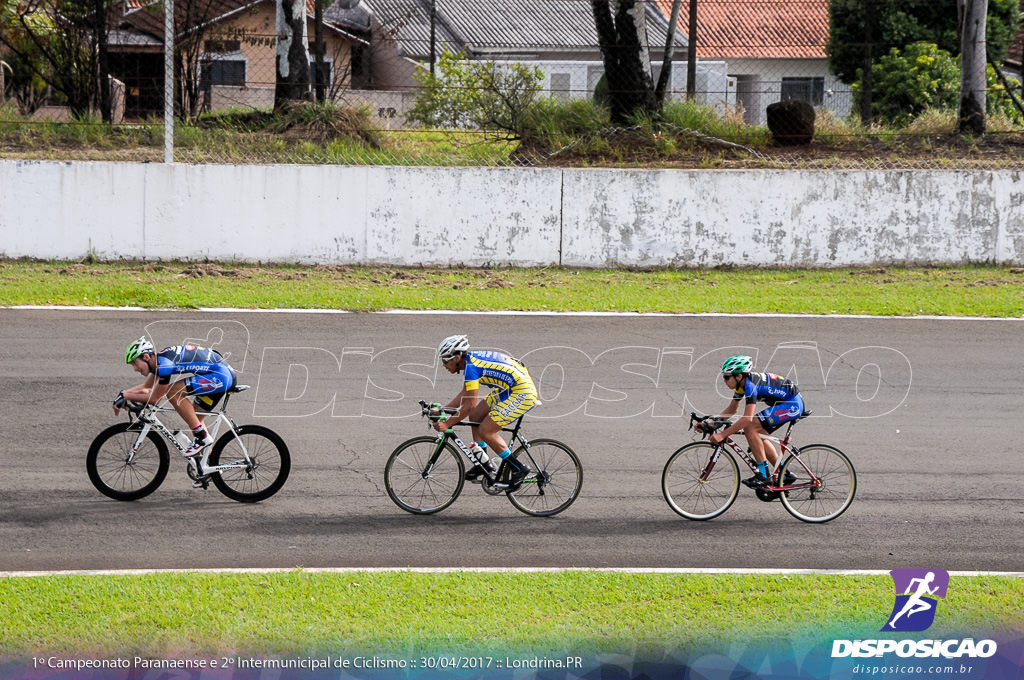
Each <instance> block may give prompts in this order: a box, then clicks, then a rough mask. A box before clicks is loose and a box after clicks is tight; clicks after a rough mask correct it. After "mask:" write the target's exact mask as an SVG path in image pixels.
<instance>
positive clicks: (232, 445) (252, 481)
mask: <svg viewBox="0 0 1024 680" xmlns="http://www.w3.org/2000/svg"><path fill="white" fill-rule="evenodd" d="M236 432H237V436H235V435H236ZM243 448H244V450H243ZM246 454H248V456H247V455H246ZM209 464H210V465H214V466H216V465H230V466H231V469H229V470H221V471H220V472H217V473H214V474H213V476H212V478H211V479H212V480H213V484H214V486H216V487H217V490H218V491H220V492H221V493H222V494H224V495H225V496H227V497H228V498H230V499H231V500H235V501H241V502H242V503H255V502H257V501H262V500H265V499H267V498H270V497H271V496H273V495H274V494H275V493H277V492H278V491H280V490H281V487H282V486H284V483H285V481H286V480H287V479H288V472H289V471H290V470H291V467H292V459H291V455H290V454H289V453H288V446H287V445H286V444H285V443H284V440H283V439H281V437H280V436H278V434H277V433H276V432H274V431H273V430H270V429H268V428H266V427H263V426H261V425H242V426H241V427H239V428H238V429H237V430H236V431H235V432H228V433H227V434H225V435H224V436H223V437H221V438H220V439H218V440H217V443H216V444H214V445H213V450H212V451H210V459H209Z"/></svg>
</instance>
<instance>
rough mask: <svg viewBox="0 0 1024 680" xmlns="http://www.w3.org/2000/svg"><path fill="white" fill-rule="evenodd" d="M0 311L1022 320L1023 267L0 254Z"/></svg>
mask: <svg viewBox="0 0 1024 680" xmlns="http://www.w3.org/2000/svg"><path fill="white" fill-rule="evenodd" d="M0 280H2V282H3V285H2V286H0V306H12V305H98V306H111V307H121V306H137V307H144V308H151V309H196V308H201V307H238V308H254V309H270V308H275V309H276V308H280V309H335V310H349V311H353V312H367V311H378V310H386V309H410V310H446V309H458V310H475V311H487V310H523V311H552V312H563V311H601V312H666V313H715V312H717V313H755V312H767V313H780V314H864V315H893V316H915V315H938V316H980V317H1004V318H1005V317H1009V318H1019V317H1021V316H1024V268H1015V267H993V266H977V267H956V268H944V267H942V268H940V267H936V268H884V267H876V268H868V269H823V270H791V269H771V270H764V269H711V270H708V269H664V270H652V271H618V270H616V271H609V270H587V269H569V268H562V267H549V268H540V269H526V268H487V269H446V268H432V269H427V268H394V267H347V266H261V265H254V264H241V263H188V262H158V263H143V262H116V263H104V262H99V263H67V262H29V261H21V260H16V261H12V260H6V261H0Z"/></svg>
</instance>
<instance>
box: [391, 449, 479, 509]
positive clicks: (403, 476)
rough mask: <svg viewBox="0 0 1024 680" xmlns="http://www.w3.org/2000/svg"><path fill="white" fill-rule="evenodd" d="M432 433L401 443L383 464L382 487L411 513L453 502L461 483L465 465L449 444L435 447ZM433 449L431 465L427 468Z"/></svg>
mask: <svg viewBox="0 0 1024 680" xmlns="http://www.w3.org/2000/svg"><path fill="white" fill-rule="evenodd" d="M437 447H438V441H437V439H436V438H435V437H417V438H415V439H410V440H409V441H407V442H405V443H403V444H401V445H400V446H399V447H398V448H397V449H395V451H394V452H393V453H392V454H391V457H390V458H388V462H387V465H385V467H384V487H385V489H387V492H388V496H390V497H391V500H392V501H394V502H395V504H396V505H398V507H400V508H402V509H403V510H405V511H406V512H411V513H414V514H421V515H426V514H431V513H434V512H440V511H441V510H444V509H445V508H447V507H448V506H449V505H451V504H452V503H454V502H455V499H456V498H458V497H459V494H460V493H461V492H462V487H463V485H464V484H465V480H464V479H463V476H464V474H465V466H464V465H463V463H462V459H461V458H460V457H459V454H458V452H456V451H455V449H454V448H452V447H451V445H448V444H446V445H444V446H443V447H442V448H441V450H440V451H438V450H437ZM435 453H436V454H437V456H436V460H434V463H433V466H432V467H431V468H430V471H429V472H427V465H428V464H429V462H430V460H431V458H432V457H434V455H435Z"/></svg>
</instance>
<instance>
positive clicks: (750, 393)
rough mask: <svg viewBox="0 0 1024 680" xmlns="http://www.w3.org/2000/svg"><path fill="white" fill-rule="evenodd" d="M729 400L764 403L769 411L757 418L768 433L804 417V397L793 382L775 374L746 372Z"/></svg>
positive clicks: (759, 414)
mask: <svg viewBox="0 0 1024 680" xmlns="http://www.w3.org/2000/svg"><path fill="white" fill-rule="evenodd" d="M732 398H733V400H735V401H739V400H740V399H744V398H745V399H746V402H747V403H748V404H756V403H757V402H759V401H763V402H764V403H765V404H766V405H767V406H768V408H766V409H764V410H763V411H761V412H760V413H758V414H757V418H758V420H760V421H761V425H762V427H764V429H765V431H767V432H773V431H774V430H777V429H778V428H779V426H780V425H782V424H783V423H785V422H788V421H790V420H793V419H794V418H799V417H800V416H802V415H803V414H804V408H805V407H804V398H803V397H802V396H800V390H799V389H798V388H797V386H796V383H794V382H793V381H792V380H789V379H787V378H783V377H782V376H781V375H776V374H774V373H748V374H747V377H746V379H744V381H743V384H742V385H741V386H740V387H737V388H736V390H735V391H734V392H733V395H732Z"/></svg>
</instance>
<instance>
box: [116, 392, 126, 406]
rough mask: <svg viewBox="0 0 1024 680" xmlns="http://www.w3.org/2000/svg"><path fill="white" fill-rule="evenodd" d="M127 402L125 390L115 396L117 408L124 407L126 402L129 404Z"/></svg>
mask: <svg viewBox="0 0 1024 680" xmlns="http://www.w3.org/2000/svg"><path fill="white" fill-rule="evenodd" d="M127 403H128V402H127V400H125V398H124V392H118V393H117V396H116V397H115V398H114V408H115V409H119V408H124V407H125V404H127Z"/></svg>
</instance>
